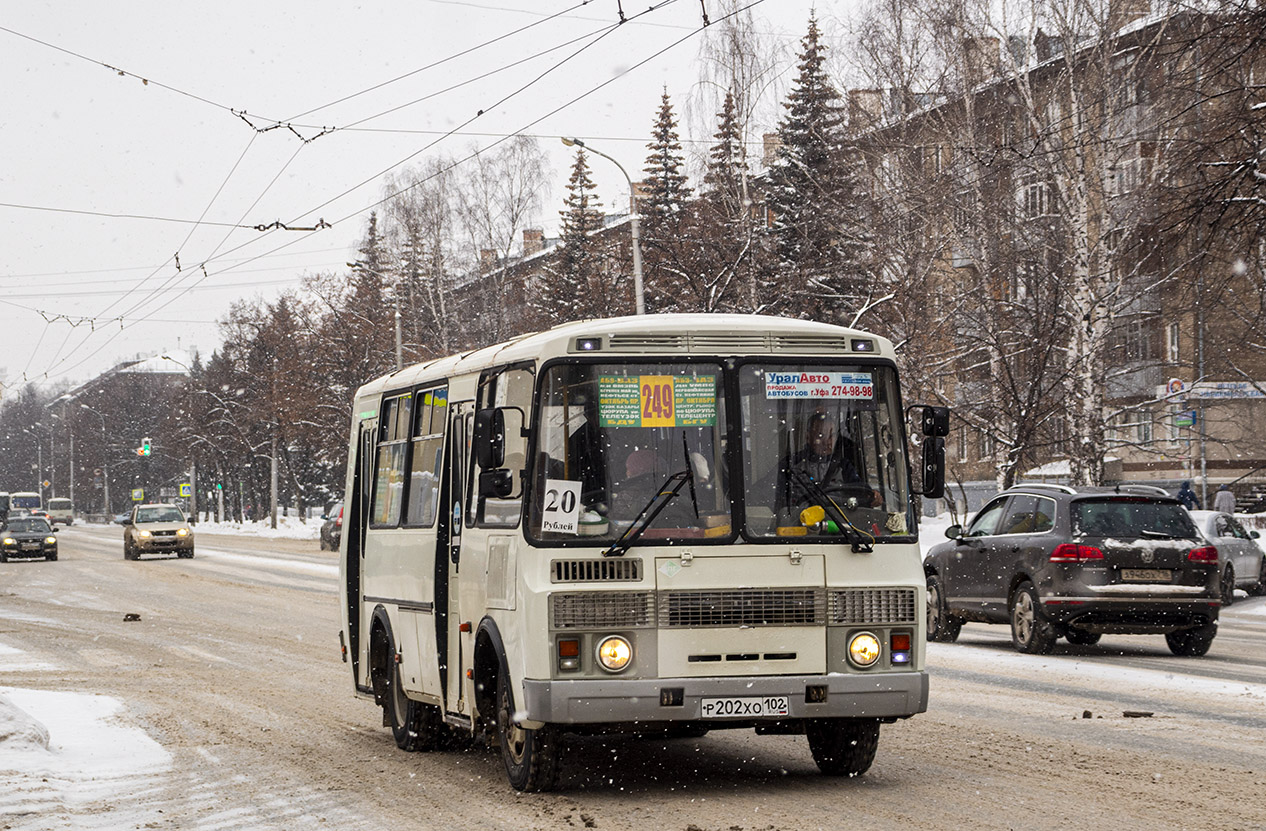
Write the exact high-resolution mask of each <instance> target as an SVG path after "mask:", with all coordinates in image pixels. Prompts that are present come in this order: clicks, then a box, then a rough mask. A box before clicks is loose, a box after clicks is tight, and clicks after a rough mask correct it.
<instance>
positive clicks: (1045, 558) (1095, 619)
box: [924, 485, 1222, 655]
mask: <svg viewBox="0 0 1266 831" xmlns="http://www.w3.org/2000/svg"><path fill="white" fill-rule="evenodd" d="M945 536H947V537H949V539H950V541H949V542H944V543H940V544H939V545H936V546H934V547H933V548H932V549H931V550H930V551H929V552H928V554H927V556H926V557H925V558H924V570H925V572H926V574H927V586H928V594H927V602H928V608H927V615H928V637H929V638H930V639H931V640H940V641H953V640H955V639H956V638H957V637H958V634H959V630H960V629H961V628H962V625H963V623H964V622H965V621H979V622H982V623H1007V624H1010V626H1011V641H1012V643H1013V644H1014V645H1015V648H1016V649H1018V650H1019V651H1021V652H1028V653H1046V652H1049V651H1050V650H1051V649H1052V648H1053V647H1054V645H1055V641H1056V639H1057V638H1059V637H1064V638H1066V639H1067V640H1068V641H1069V642H1070V643H1073V644H1079V645H1090V644H1094V643H1096V642H1098V640H1099V638H1100V636H1102V635H1104V634H1108V633H1112V634H1149V633H1152V634H1164V635H1165V641H1166V643H1168V644H1169V648H1170V650H1171V651H1172V652H1173V653H1174V654H1176V655H1203V654H1204V653H1205V652H1207V651H1208V650H1209V646H1210V645H1211V644H1212V643H1213V638H1214V635H1215V634H1216V633H1217V626H1218V610H1219V608H1220V607H1221V605H1222V600H1221V590H1220V576H1221V575H1220V572H1219V556H1218V551H1217V549H1216V548H1215V547H1213V546H1211V545H1209V543H1208V541H1207V540H1205V539H1204V538H1203V537H1202V536H1201V535H1200V532H1199V531H1197V530H1196V526H1195V524H1194V523H1193V522H1192V519H1191V517H1190V515H1188V513H1187V511H1186V510H1184V509H1183V507H1182V505H1181V504H1180V503H1179V502H1178V500H1177V499H1175V498H1173V497H1171V496H1167V495H1161V494H1159V493H1156V492H1155V491H1154V489H1143V488H1138V489H1132V488H1130V487H1128V486H1122V487H1120V488H1090V487H1076V488H1074V487H1069V486H1065V485H1021V486H1017V487H1014V488H1011V489H1009V490H1007V491H1004V492H1003V493H1001V494H999V495H998V496H996V497H994V498H993V499H991V500H989V502H987V503H986V504H985V506H984V507H983V508H981V509H980V512H979V513H977V514H976V516H975V517H974V518H973V519H972V521H971V523H970V524H969V525H968V526H967V528H966V530H964V529H963V528H961V527H960V526H958V525H951V526H950V527H949V528H948V529H946V531H945Z"/></svg>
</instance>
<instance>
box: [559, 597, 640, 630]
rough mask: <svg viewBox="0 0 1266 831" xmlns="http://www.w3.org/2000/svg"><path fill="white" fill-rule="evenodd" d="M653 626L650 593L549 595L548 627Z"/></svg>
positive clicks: (638, 627) (630, 627)
mask: <svg viewBox="0 0 1266 831" xmlns="http://www.w3.org/2000/svg"><path fill="white" fill-rule="evenodd" d="M654 625H655V596H654V593H653V592H560V593H558V594H552V595H550V626H551V627H552V628H554V629H608V628H613V629H640V628H646V627H649V626H654Z"/></svg>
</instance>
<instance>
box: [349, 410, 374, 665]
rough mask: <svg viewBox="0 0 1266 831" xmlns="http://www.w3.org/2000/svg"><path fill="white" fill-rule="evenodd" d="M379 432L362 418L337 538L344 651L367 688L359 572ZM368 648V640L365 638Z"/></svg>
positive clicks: (372, 422) (366, 612)
mask: <svg viewBox="0 0 1266 831" xmlns="http://www.w3.org/2000/svg"><path fill="white" fill-rule="evenodd" d="M377 434H378V422H377V421H363V422H361V425H360V435H359V436H358V438H357V442H356V448H355V453H356V459H355V461H354V463H353V465H354V466H353V468H352V471H353V472H352V486H351V489H350V492H349V493H347V494H344V510H343V521H344V527H343V532H342V539H341V540H340V541H339V544H340V547H341V548H342V556H343V557H344V558H346V559H345V562H346V564H347V566H346V576H347V585H346V587H345V589H346V591H347V636H348V644H347V652H348V655H349V656H350V657H351V662H352V677H353V678H355V679H356V684H357V686H359V687H361V688H363V689H365V690H368V685H369V678H368V676H366V677H365V678H362V677H361V674H360V671H361V667H362V666H368V662H367V661H362V660H361V658H362V650H361V647H362V640H361V632H363V631H365V630H364V627H365V626H367V625H368V621H367V620H365V616H366V615H367V614H368V611H367V610H366V609H365V606H364V603H363V602H362V600H361V597H362V593H363V592H362V588H361V573H362V572H363V571H364V567H365V529H366V528H368V527H369V510H370V502H371V500H370V488H371V487H372V482H373V478H374V442H375V438H376V436H377ZM364 647H365V648H366V649H368V647H369V644H368V641H365V642H364Z"/></svg>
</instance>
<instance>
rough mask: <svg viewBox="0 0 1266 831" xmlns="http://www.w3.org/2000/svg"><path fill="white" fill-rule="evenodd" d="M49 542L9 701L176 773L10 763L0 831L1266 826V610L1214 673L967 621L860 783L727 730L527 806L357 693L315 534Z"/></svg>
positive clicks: (2, 603) (16, 602)
mask: <svg viewBox="0 0 1266 831" xmlns="http://www.w3.org/2000/svg"><path fill="white" fill-rule="evenodd" d="M59 538H60V540H61V555H60V559H59V560H58V561H57V562H51V563H49V562H43V561H34V562H12V563H7V564H0V692H3V691H4V690H5V689H9V690H21V691H68V692H74V693H81V694H91V695H96V696H109V697H112V698H114V699H118V700H119V701H121V702H122V703H123V709H122V712H121V713H119V714H118V716H117V719H118V720H119V722H120V723H126V724H127V725H130V726H132V727H134V728H136V729H139V730H142V731H144V734H147V735H148V736H149V737H150V738H151V739H152V740H153V741H154V742H157V744H158V745H161V747H162V749H163V750H165V751H166V752H167V753H168V754H170V764H169V765H167V766H166V767H165V768H164V769H162V770H158V771H155V770H152V769H147V770H145V771H143V772H139V773H138V772H135V771H134V770H133V768H132V767H130V766H129V764H128V760H127V759H126V758H119V759H118V760H117V766H113V767H112V765H111V763H110V762H111V760H110V759H109V758H108V753H109V749H107V758H106V760H105V762H104V764H100V763H101V760H97V761H98V763H99V769H98V772H97V773H95V774H94V775H93V777H92V780H91V783H90V784H92V785H93V787H82V786H79V785H77V786H76V787H73V788H72V787H67V786H66V783H64V782H61V783H59V782H57V781H50V780H49V778H48V777H47V776H44V777H41V776H40V775H38V774H35V775H32V774H30V773H29V772H24V771H21V770H3V765H2V764H0V829H28V828H29V829H85V828H87V829H98V828H100V829H130V828H147V829H148V828H159V829H199V831H207V830H209V829H246V828H249V829H292V828H293V829H311V828H323V827H324V828H338V829H371V828H373V829H380V828H401V829H405V828H419V829H431V828H435V829H515V830H516V831H517V830H518V829H579V828H598V829H656V831H713V829H716V830H717V831H768V830H769V829H788V830H789V831H790V829H794V830H795V831H809V829H817V828H822V829H840V828H868V829H873V828H951V829H953V828H973V829H994V828H1010V829H1061V831H1066V829H1069V828H1112V829H1135V828H1137V829H1148V831H1155V829H1171V828H1172V829H1206V828H1207V829H1266V598H1244V597H1243V596H1241V598H1240V600H1239V602H1237V603H1236V604H1235V605H1233V606H1232V607H1231V608H1229V609H1226V610H1224V611H1223V616H1222V623H1221V627H1220V630H1219V633H1218V637H1217V639H1216V640H1215V641H1214V644H1213V647H1212V649H1211V650H1210V652H1209V654H1208V655H1207V656H1205V657H1203V658H1177V657H1174V656H1172V655H1171V654H1170V653H1169V650H1168V649H1167V648H1166V646H1165V642H1164V639H1163V638H1162V637H1160V636H1138V637H1111V636H1109V637H1105V638H1104V639H1103V640H1102V641H1101V642H1100V643H1099V644H1098V645H1096V646H1094V647H1075V646H1069V645H1067V644H1066V643H1064V642H1063V641H1060V643H1059V645H1058V646H1057V647H1056V650H1055V652H1054V653H1053V654H1051V655H1048V656H1027V655H1019V654H1017V653H1015V652H1014V651H1013V650H1012V649H1011V646H1010V641H1009V634H1008V632H1007V630H1006V629H1005V628H1004V627H989V626H984V625H979V624H968V625H967V626H966V627H964V629H963V634H962V637H961V638H960V640H959V642H958V643H956V644H931V645H930V647H929V651H928V655H929V665H930V667H929V671H930V674H931V684H932V687H931V703H930V708H929V711H928V712H927V713H925V714H922V715H919V716H916V717H915V718H912V719H909V720H906V721H903V722H900V723H897V724H893V725H886V726H884V727H883V729H882V732H881V737H880V744H879V753H878V756H877V758H876V760H875V764H874V766H873V767H872V768H871V770H870V771H869V772H868V773H867V774H866V775H865V776H863V777H860V778H858V779H851V780H849V779H845V780H840V779H832V778H827V777H823V776H821V775H819V774H818V772H817V768H816V767H815V766H814V764H813V761H812V759H811V757H810V755H809V750H808V747H807V744H806V742H805V740H804V738H803V737H799V736H756V735H754V733H752V732H751V731H746V730H743V731H737V730H736V731H713V732H712V733H710V734H709V735H707V736H706V737H704V738H701V739H672V740H667V739H663V738H659V739H654V738H644V737H632V736H625V737H618V738H575V739H571V740H569V742H568V746H567V751H566V755H565V760H566V761H565V763H564V770H563V776H562V781H561V787H560V790H559V791H557V792H555V793H551V794H518V793H516V792H514V791H513V790H512V789H511V788H510V787H509V785H508V784H507V783H506V781H505V776H504V771H503V769H502V767H501V762H500V758H499V756H498V755H497V754H496V753H495V752H494V751H492V750H490V749H488V748H486V747H483V746H478V747H472V748H467V749H464V750H458V751H448V752H439V753H415V754H408V753H404V752H402V751H399V750H397V749H396V747H395V744H394V743H393V742H392V740H391V736H390V733H389V731H388V730H387V729H386V728H384V727H382V726H381V723H382V720H381V714H380V711H379V710H377V709H376V708H374V707H373V706H372V705H371V704H370V703H368V702H365V701H362V700H359V699H356V698H354V697H353V695H352V689H351V678H350V672H349V670H348V669H347V666H346V665H345V664H343V663H341V661H340V660H339V651H338V638H337V632H338V608H337V602H336V598H337V594H336V588H335V580H336V561H335V555H334V554H330V553H325V552H321V551H319V550H318V547H317V543H316V541H315V540H313V541H294V540H280V541H271V540H259V539H252V538H245V537H211V536H207V535H199V536H198V549H197V555H196V557H195V558H194V559H192V560H178V559H175V558H159V559H145V560H141V561H139V562H131V561H125V560H124V559H123V554H122V543H121V539H122V535H121V530H120V529H119V528H118V527H113V528H105V527H83V526H73V527H71V528H67V529H64V530H62V531H60V532H59ZM125 616H135V617H139V619H137V620H125ZM25 694H27V695H30V693H29V692H26V693H25ZM1127 712H1128V713H1130V714H1132V715H1131V716H1130V717H1127V716H1126V715H1125V714H1126V713H1127ZM1144 713H1146V714H1150V715H1141V714H1144ZM3 741H4V737H3V736H0V751H2V750H3ZM117 752H118V753H119V754H120V755H122V754H124V753H125V752H126V751H125V750H124V749H122V748H120V749H119V750H118V751H117ZM3 758H4V757H3V756H0V759H3ZM112 769H113V770H115V772H114V773H112V772H111V771H112ZM81 784H82V783H81Z"/></svg>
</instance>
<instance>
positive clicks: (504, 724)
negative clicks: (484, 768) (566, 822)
mask: <svg viewBox="0 0 1266 831" xmlns="http://www.w3.org/2000/svg"><path fill="white" fill-rule="evenodd" d="M497 743H498V744H499V745H500V746H501V759H502V761H504V762H505V766H506V776H508V777H509V779H510V784H511V785H512V786H513V787H514V789H515V790H517V791H535V792H539V791H552V790H553V789H554V787H555V786H556V785H557V784H558V771H559V768H560V766H561V762H562V753H561V752H560V751H561V749H562V748H561V745H562V734H561V732H560V731H559V729H558V727H557V726H555V725H553V724H546V725H544V726H543V727H538V728H537V729H535V730H529V729H527V728H525V727H522V726H521V725H519V723H518V722H516V721H515V720H514V708H513V706H512V705H511V703H510V679H509V677H508V674H507V673H506V672H505V671H504V670H503V671H502V672H499V673H497Z"/></svg>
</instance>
